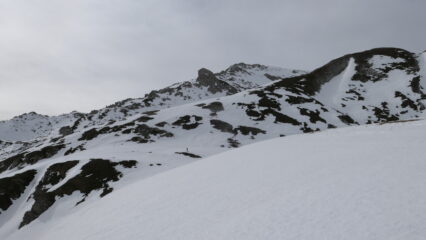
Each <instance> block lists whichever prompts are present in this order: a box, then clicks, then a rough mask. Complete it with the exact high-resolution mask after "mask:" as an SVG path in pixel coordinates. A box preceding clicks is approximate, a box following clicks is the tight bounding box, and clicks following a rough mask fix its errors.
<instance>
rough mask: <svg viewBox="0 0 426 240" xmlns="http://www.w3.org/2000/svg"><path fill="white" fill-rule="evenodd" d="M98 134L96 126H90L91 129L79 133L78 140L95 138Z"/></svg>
mask: <svg viewBox="0 0 426 240" xmlns="http://www.w3.org/2000/svg"><path fill="white" fill-rule="evenodd" d="M98 135H99V132H98V130H96V128H92V129H90V130H87V131H86V132H84V133H83V135H81V137H80V138H79V139H78V140H79V141H82V140H92V139H94V138H96V137H97V136H98Z"/></svg>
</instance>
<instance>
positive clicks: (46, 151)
mask: <svg viewBox="0 0 426 240" xmlns="http://www.w3.org/2000/svg"><path fill="white" fill-rule="evenodd" d="M62 148H65V145H64V144H59V145H53V146H47V147H43V148H41V149H40V150H36V151H33V152H29V153H26V152H24V153H20V154H17V155H14V156H12V157H9V158H7V159H5V160H3V161H1V162H0V173H1V172H4V171H6V170H7V169H12V168H20V167H23V166H25V165H29V164H34V163H36V162H38V161H40V160H43V159H46V158H50V157H52V156H54V155H55V154H57V153H58V152H59V150H61V149H62Z"/></svg>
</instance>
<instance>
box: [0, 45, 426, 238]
mask: <svg viewBox="0 0 426 240" xmlns="http://www.w3.org/2000/svg"><path fill="white" fill-rule="evenodd" d="M424 57H425V55H424V54H423V55H422V54H420V55H417V54H413V53H410V52H408V51H405V50H402V49H395V48H379V49H372V50H369V51H365V52H359V53H353V54H348V55H346V56H343V57H341V58H338V59H335V60H333V61H331V62H329V63H327V64H326V65H324V66H322V67H320V68H318V69H316V70H314V71H312V72H310V73H305V74H302V75H300V74H301V72H299V71H291V70H285V69H279V68H273V67H265V66H262V65H246V64H236V65H233V66H231V67H230V68H228V69H227V70H224V71H222V72H220V73H217V74H214V73H212V72H211V71H209V70H207V69H200V70H199V72H198V77H197V78H196V79H195V80H192V81H187V82H183V83H177V84H175V85H173V86H171V87H168V88H165V89H162V90H158V91H153V92H151V93H150V94H148V95H147V96H145V97H144V98H140V99H128V100H124V101H121V102H118V103H115V104H113V105H111V106H108V107H106V108H104V109H100V110H96V111H93V112H91V113H88V114H82V113H76V112H74V113H71V114H65V115H61V116H57V117H46V116H40V115H37V114H34V113H32V114H27V115H23V116H20V117H17V118H15V119H12V120H10V121H4V122H2V124H3V125H2V124H0V139H3V141H0V228H1V229H2V231H3V232H14V231H17V229H18V228H20V229H23V228H26V227H28V226H31V225H32V223H33V222H34V221H39V220H40V219H45V220H46V221H49V222H50V221H56V220H57V219H56V218H49V212H50V211H52V209H59V208H62V207H68V208H67V209H69V211H68V212H71V211H72V209H73V208H72V207H71V206H74V205H77V207H80V206H86V205H87V206H89V205H92V204H93V203H94V202H96V203H97V202H98V201H99V199H103V197H104V196H107V195H110V194H115V192H116V191H117V190H119V189H121V188H123V187H125V186H126V185H129V184H131V183H132V182H136V181H141V180H142V179H149V177H151V176H153V175H156V174H158V173H160V172H164V171H166V170H170V169H173V168H176V167H178V166H182V165H184V164H188V163H192V162H196V161H198V160H200V159H202V158H205V157H209V156H212V155H215V154H218V153H221V152H224V151H227V150H230V149H232V148H236V147H240V146H244V145H247V144H251V143H254V142H258V141H262V140H267V139H271V138H276V137H283V136H289V135H293V134H300V133H312V132H316V131H320V130H325V129H329V128H337V127H346V126H351V125H363V124H371V123H379V122H381V123H383V122H390V121H404V120H411V119H417V118H423V116H424V109H425V107H424V104H425V103H424V101H425V99H426V95H425V94H424V92H423V89H424V87H425V86H424V83H425V82H424V80H425V75H424V74H425V69H426V65H425V58H424ZM42 119H45V121H44V120H43V121H41V120H42ZM21 120H22V121H21ZM11 123H13V124H12V125H11ZM2 126H3V127H2ZM5 126H7V127H5ZM12 126H18V132H19V134H18V133H17V134H13V131H12V132H10V131H9V130H10V129H13V127H12ZM43 126H48V127H43ZM34 129H39V130H37V131H35V132H34V131H33V130H34ZM7 131H9V132H7ZM5 132H7V134H5V135H2V134H4V133H5ZM1 136H7V137H5V138H2V137H1ZM15 140H21V141H15ZM66 212H67V211H64V214H65V215H66Z"/></svg>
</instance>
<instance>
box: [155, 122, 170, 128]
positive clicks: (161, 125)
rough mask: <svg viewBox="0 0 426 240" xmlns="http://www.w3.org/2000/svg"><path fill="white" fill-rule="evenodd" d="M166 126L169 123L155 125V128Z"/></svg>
mask: <svg viewBox="0 0 426 240" xmlns="http://www.w3.org/2000/svg"><path fill="white" fill-rule="evenodd" d="M166 124H168V123H167V122H164V121H163V122H159V123H157V124H155V126H157V127H164V126H166Z"/></svg>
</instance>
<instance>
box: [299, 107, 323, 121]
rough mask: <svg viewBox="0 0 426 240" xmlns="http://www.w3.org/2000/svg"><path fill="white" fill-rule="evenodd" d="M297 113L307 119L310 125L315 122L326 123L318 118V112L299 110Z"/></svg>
mask: <svg viewBox="0 0 426 240" xmlns="http://www.w3.org/2000/svg"><path fill="white" fill-rule="evenodd" d="M299 111H300V114H302V115H304V116H307V117H309V121H311V123H316V122H323V123H327V122H326V121H325V119H324V118H322V117H321V116H320V111H318V110H315V111H311V110H309V109H306V108H299Z"/></svg>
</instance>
